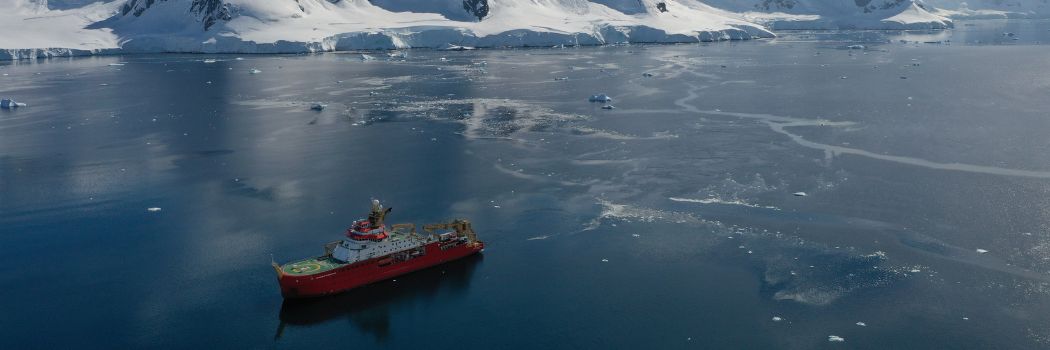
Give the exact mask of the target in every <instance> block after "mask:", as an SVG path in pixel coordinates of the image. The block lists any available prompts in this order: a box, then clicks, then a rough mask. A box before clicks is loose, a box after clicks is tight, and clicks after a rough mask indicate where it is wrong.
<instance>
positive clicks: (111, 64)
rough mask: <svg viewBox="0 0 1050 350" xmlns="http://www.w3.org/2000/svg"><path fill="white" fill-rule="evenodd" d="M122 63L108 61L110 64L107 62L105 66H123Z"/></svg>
mask: <svg viewBox="0 0 1050 350" xmlns="http://www.w3.org/2000/svg"><path fill="white" fill-rule="evenodd" d="M123 65H124V64H123V63H110V64H107V66H110V67H120V66H123Z"/></svg>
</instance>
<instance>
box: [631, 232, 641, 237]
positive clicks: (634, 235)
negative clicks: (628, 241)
mask: <svg viewBox="0 0 1050 350" xmlns="http://www.w3.org/2000/svg"><path fill="white" fill-rule="evenodd" d="M641 236H642V235H640V234H637V233H632V234H631V237H641Z"/></svg>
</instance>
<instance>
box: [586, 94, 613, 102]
mask: <svg viewBox="0 0 1050 350" xmlns="http://www.w3.org/2000/svg"><path fill="white" fill-rule="evenodd" d="M612 100H613V99H612V97H609V95H606V94H597V95H591V97H590V98H588V99H587V101H591V102H601V103H609V102H612Z"/></svg>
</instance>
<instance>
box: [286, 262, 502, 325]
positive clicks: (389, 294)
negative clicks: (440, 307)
mask: <svg viewBox="0 0 1050 350" xmlns="http://www.w3.org/2000/svg"><path fill="white" fill-rule="evenodd" d="M482 258H483V255H481V254H475V255H472V256H468V257H465V258H463V259H460V260H456V261H452V262H448V263H445V264H441V265H438V266H435V267H432V268H428V269H424V270H421V271H416V272H413V273H411V274H408V275H404V276H399V277H397V278H396V279H394V280H389V281H382V282H378V283H375V284H371V285H367V286H363V287H360V288H357V289H354V290H351V291H349V292H346V293H342V294H337V295H333V296H328V297H320V298H312V299H286V300H285V301H284V304H282V305H281V311H280V314H279V315H278V318H279V319H280V321H281V322H280V324H279V325H278V326H277V332H276V334H274V341H278V340H280V339H281V336H282V335H283V334H284V332H285V331H286V330H287V328H288V327H291V328H293V329H294V328H295V327H311V326H314V325H318V324H322V323H325V322H328V321H331V320H334V319H339V318H343V317H345V318H346V319H347V320H349V321H350V323H352V324H354V325H356V326H357V327H359V328H360V329H361V331H362V332H363V333H369V334H372V335H374V336H375V337H376V340H377V341H379V342H383V341H385V340H386V339H387V337H388V336H389V334H390V308H391V307H394V306H397V305H399V304H402V303H406V302H414V301H420V300H423V301H426V302H436V303H439V302H442V300H448V298H449V296H453V297H454V296H456V295H461V294H463V292H464V291H466V289H467V287H469V286H470V280H471V275H473V273H474V269H475V268H477V266H478V265H479V264H480V263H481V261H482ZM395 281H396V282H395ZM438 296H440V298H437V297H438Z"/></svg>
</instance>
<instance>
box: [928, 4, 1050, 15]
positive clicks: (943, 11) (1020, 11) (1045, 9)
mask: <svg viewBox="0 0 1050 350" xmlns="http://www.w3.org/2000/svg"><path fill="white" fill-rule="evenodd" d="M926 3H927V4H930V5H933V6H935V7H936V8H937V9H938V10H936V11H935V13H937V14H940V15H944V16H950V17H952V18H1050V0H926Z"/></svg>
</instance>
